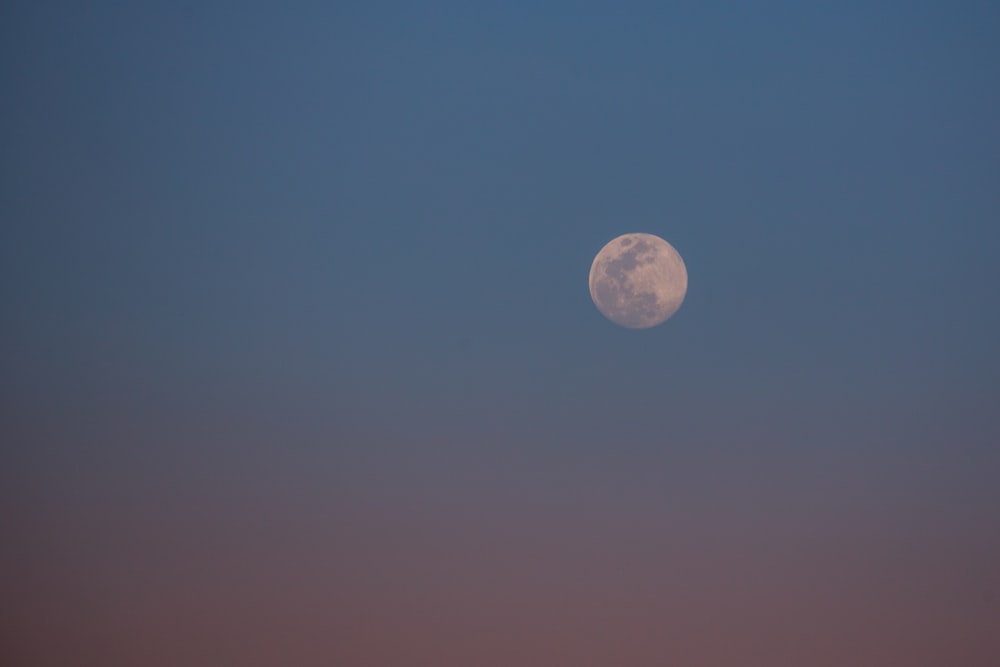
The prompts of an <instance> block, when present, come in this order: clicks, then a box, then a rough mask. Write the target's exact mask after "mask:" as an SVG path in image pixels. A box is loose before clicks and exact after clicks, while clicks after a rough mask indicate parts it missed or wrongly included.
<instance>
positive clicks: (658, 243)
mask: <svg viewBox="0 0 1000 667" xmlns="http://www.w3.org/2000/svg"><path fill="white" fill-rule="evenodd" d="M687 285H688V276H687V268H686V267H685V266H684V260H683V259H681V256H680V253H678V252H677V251H676V250H674V247H673V246H672V245H670V244H669V243H667V242H666V241H664V240H663V239H661V238H660V237H659V236H654V235H653V234H641V233H634V234H622V235H621V236H619V237H618V238H616V239H612V240H611V241H610V242H609V243H608V244H607V245H606V246H604V247H603V248H601V251H600V252H599V253H597V257H595V258H594V263H593V264H591V265H590V297H591V298H592V299H593V300H594V305H595V306H597V309H598V310H599V311H601V313H602V314H603V315H604V316H605V317H607V318H608V319H609V320H611V321H612V322H614V323H615V324H619V325H621V326H623V327H628V328H629V329H649V328H650V327H655V326H656V325H657V324H662V323H663V322H665V321H666V320H667V319H669V318H670V316H671V315H673V314H674V313H676V312H677V309H678V308H680V307H681V303H683V302H684V295H685V294H686V293H687Z"/></svg>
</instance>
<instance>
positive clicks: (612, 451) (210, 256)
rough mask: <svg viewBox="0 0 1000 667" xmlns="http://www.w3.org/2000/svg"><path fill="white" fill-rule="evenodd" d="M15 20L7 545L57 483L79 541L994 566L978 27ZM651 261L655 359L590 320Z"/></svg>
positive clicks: (713, 13) (996, 170) (992, 191)
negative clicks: (607, 520)
mask: <svg viewBox="0 0 1000 667" xmlns="http://www.w3.org/2000/svg"><path fill="white" fill-rule="evenodd" d="M3 16H4V19H3V20H2V21H0V23H2V24H3V25H4V27H3V28H2V29H0V31H2V36H3V38H2V44H3V46H2V47H0V48H2V53H3V58H2V60H3V63H4V64H3V65H2V69H0V72H2V80H3V82H4V85H5V89H6V90H7V93H8V94H7V95H5V96H4V97H5V99H6V101H5V102H4V104H3V116H4V120H5V122H4V123H3V129H2V130H0V131H2V133H3V134H2V136H3V145H4V146H5V149H4V151H3V153H4V155H3V157H2V159H0V169H2V171H0V175H2V185H0V214H2V219H3V226H2V244H0V304H2V311H0V314H2V324H3V326H2V334H3V339H2V340H3V346H2V350H0V355H2V356H0V363H2V368H3V383H2V389H3V396H4V403H5V404H6V405H7V407H6V408H5V409H4V411H3V413H4V423H5V424H6V427H5V428H6V429H7V430H8V431H9V433H10V434H11V437H9V438H6V437H5V438H4V440H5V441H6V444H5V445H4V446H3V448H2V450H0V453H2V456H3V459H4V466H3V468H4V472H3V473H2V476H0V479H3V480H5V481H4V486H6V487H7V488H8V489H9V492H8V495H9V496H10V497H11V500H12V505H11V506H12V507H13V508H14V509H13V515H14V518H15V521H18V522H20V524H19V525H26V526H32V525H34V524H33V523H32V522H33V521H37V522H39V525H42V523H41V522H42V521H43V520H42V519H38V518H32V517H36V515H37V514H39V513H40V512H41V513H42V514H45V512H48V513H49V514H46V516H50V515H51V516H54V517H62V516H63V513H62V511H63V509H65V508H64V507H63V505H62V504H61V503H63V502H68V501H61V500H59V498H61V497H63V496H61V495H60V492H59V491H58V490H59V489H66V488H71V489H76V491H75V492H74V493H78V494H79V495H80V498H84V499H90V500H86V501H85V500H80V499H79V498H78V499H77V501H75V502H80V503H83V505H84V506H87V507H89V506H90V505H87V504H86V503H87V502H93V503H97V504H96V505H94V506H93V507H94V509H93V511H92V514H91V515H90V517H91V520H92V521H99V520H100V518H101V516H102V515H101V511H102V510H100V509H99V508H100V507H103V505H100V503H98V501H96V500H93V499H94V498H96V497H104V495H109V496H110V497H113V498H117V499H118V502H122V503H126V504H127V503H129V502H136V503H141V502H148V503H152V504H154V505H156V504H157V503H160V504H162V503H167V504H169V503H170V502H175V501H176V502H181V501H182V500H183V499H184V498H190V497H194V498H202V497H203V496H204V497H213V498H215V497H216V496H217V495H219V494H221V495H222V496H223V497H229V496H228V495H227V494H232V498H235V499H237V500H232V501H231V502H230V503H229V504H228V505H226V506H227V507H229V510H228V511H229V512H230V514H229V515H227V516H229V518H230V519H231V520H232V521H237V519H238V518H239V517H240V516H241V510H240V509H239V508H240V507H241V506H242V505H241V504H240V503H241V501H239V500H238V499H241V498H245V497H253V498H259V497H264V498H269V499H270V502H271V503H272V504H273V506H274V507H278V508H282V507H288V506H292V505H294V506H297V505H296V503H300V502H308V503H309V506H310V507H311V508H313V510H314V511H315V512H319V513H320V514H321V515H322V511H321V510H320V509H316V508H326V509H327V510H329V511H337V512H342V513H344V514H346V515H351V512H352V511H356V514H357V516H359V517H363V516H367V515H366V514H365V511H367V510H365V509H364V508H367V507H369V506H370V505H375V506H379V507H382V508H383V510H384V511H385V512H389V513H390V514H391V513H392V512H394V511H397V510H398V511H400V512H403V511H404V510H405V509H406V508H407V507H412V506H416V507H424V505H422V504H421V503H424V502H426V503H430V504H429V505H427V507H426V508H425V509H426V511H427V512H428V513H429V514H430V515H431V516H433V515H434V512H436V511H438V510H440V507H439V506H438V505H435V504H434V503H435V502H439V503H443V505H444V506H447V507H453V506H462V505H466V504H471V505H475V504H476V503H484V504H486V505H490V506H495V505H500V506H501V507H505V505H504V503H507V502H509V503H512V504H511V505H510V506H509V507H507V509H506V511H504V510H499V515H503V516H505V517H506V519H505V521H510V522H513V523H515V524H516V523H517V521H518V520H519V519H522V518H523V519H525V520H526V521H527V520H528V519H529V518H530V517H533V516H534V512H533V511H532V510H531V509H530V506H531V503H530V502H528V501H526V500H523V499H521V498H522V497H521V496H517V498H519V499H518V500H512V498H513V496H510V495H508V493H509V491H505V489H507V490H509V489H511V488H516V489H521V490H523V491H524V493H525V494H526V495H525V496H523V497H524V498H535V499H548V500H547V501H543V500H538V502H540V503H543V504H544V503H545V502H552V503H556V505H557V506H561V505H559V500H558V499H559V498H562V497H563V496H562V495H561V494H564V493H569V496H568V497H572V498H574V499H575V500H574V502H578V504H579V507H581V508H582V507H594V506H601V507H605V508H608V507H610V508H611V509H606V510H605V511H607V512H609V513H610V515H611V516H614V512H615V511H621V512H622V513H623V516H624V515H625V514H628V515H630V516H631V515H633V514H634V512H635V511H638V510H637V509H636V508H637V507H638V508H641V511H642V512H643V513H646V514H648V515H649V516H651V517H657V516H661V517H668V516H674V512H676V510H677V507H678V505H676V504H674V503H675V502H680V503H681V505H683V504H684V502H687V501H691V502H693V503H694V504H695V505H696V506H699V507H701V505H699V504H698V503H700V502H704V503H706V506H711V507H716V508H717V507H728V506H732V507H734V508H736V507H749V508H751V509H753V510H759V511H760V512H761V513H763V514H768V513H769V512H770V511H771V508H772V506H773V507H778V508H795V507H823V508H827V509H826V510H824V511H829V512H832V513H833V514H834V515H837V516H841V515H838V514H837V512H838V511H840V510H842V511H843V515H842V516H843V517H846V516H853V514H851V512H850V511H848V510H847V509H844V508H847V507H851V508H854V507H860V508H861V509H862V514H865V513H867V514H869V515H874V516H883V515H884V516H885V517H886V519H885V520H886V522H887V523H888V524H889V525H899V526H904V525H909V524H908V523H906V520H904V519H905V517H910V516H911V514H910V512H917V513H919V512H918V510H917V509H915V508H923V509H922V510H919V511H924V510H927V508H928V507H931V508H936V510H934V511H938V510H940V512H943V515H942V516H947V517H950V518H948V519H947V520H945V519H940V521H941V522H942V523H941V529H942V530H943V531H945V532H947V530H948V528H947V527H946V526H945V525H944V524H948V525H962V526H967V527H968V530H969V535H976V536H978V537H976V538H972V537H969V538H968V539H969V540H974V539H975V540H978V539H980V538H982V539H985V540H986V543H987V544H988V546H983V543H981V542H975V545H972V546H970V544H971V543H967V542H962V541H961V540H962V539H966V538H964V537H963V538H958V537H955V538H954V539H955V540H956V541H955V542H954V543H953V546H954V551H955V552H956V553H958V552H964V553H973V554H975V555H977V556H982V557H983V559H984V562H985V561H988V560H989V559H990V558H992V555H996V554H1000V550H998V549H1000V546H998V542H997V539H998V538H997V535H996V526H997V525H998V523H1000V491H998V489H1000V486H998V485H997V484H996V479H997V475H998V474H1000V454H998V450H997V448H996V443H997V442H998V441H1000V421H998V417H997V413H996V408H997V405H998V398H1000V396H998V379H1000V353H998V352H997V346H996V341H997V340H1000V315H998V310H997V296H998V287H1000V269H998V268H997V266H998V265H997V263H996V261H995V255H996V250H997V247H998V243H1000V227H998V225H997V219H998V218H997V216H998V211H1000V199H998V197H1000V195H998V193H1000V187H998V181H997V177H998V174H1000V125H998V124H997V122H996V121H997V118H1000V87H998V85H997V84H998V81H1000V57H998V56H1000V53H998V50H997V46H996V45H997V44H998V43H1000V39H998V28H1000V11H998V10H997V8H996V7H994V6H992V5H991V4H990V3H985V2H963V3H959V4H957V5H956V4H948V3H932V2H919V3H913V2H909V3H902V2H874V3H872V2H868V3H836V4H828V5H827V4H823V3H820V4H815V3H811V4H808V5H803V4H802V3H791V2H758V3H752V4H745V5H738V4H737V3H704V2H701V3H669V4H668V5H663V4H658V3H635V4H627V5H621V4H612V3H546V4H545V6H544V7H541V8H540V7H537V6H535V5H533V4H529V3H503V4H502V5H497V6H489V7H487V6H481V7H480V6H470V5H468V4H467V3H450V2H435V3H417V4H412V3H391V2H390V3H306V4H304V5H302V6H299V7H297V8H295V9H292V8H279V7H277V6H272V5H269V4H268V3H244V4H241V5H240V6H239V7H236V6H230V5H227V4H226V3H192V4H189V5H187V6H181V7H178V6H175V5H172V4H169V3H166V4H156V3H154V4H144V5H143V6H133V5H132V4H130V3H115V2H109V3H98V5H97V6H88V7H82V6H78V5H76V4H73V3H49V4H45V5H37V4H31V3H13V4H11V5H9V6H8V7H6V8H5V9H4V10H3ZM630 231H643V232H650V233H654V234H657V235H659V236H662V237H663V238H665V239H667V240H668V241H669V242H670V243H671V244H672V245H674V246H675V247H676V248H677V249H678V250H679V252H680V253H681V254H682V256H683V257H684V260H685V262H686V264H687V267H688V272H689V279H690V286H689V291H688V296H687V300H686V301H685V303H684V305H683V307H682V308H681V310H680V311H679V312H678V313H677V315H675V316H674V317H673V318H672V319H671V320H669V321H668V322H667V323H665V324H664V325H663V326H660V327H657V328H655V329H652V330H649V331H630V330H624V329H620V328H616V327H615V326H614V325H612V324H611V323H609V322H608V321H606V320H605V319H604V318H603V317H601V315H600V314H599V313H598V312H597V310H596V309H595V308H594V306H593V304H592V303H591V302H590V298H589V295H588V292H587V273H588V271H589V267H590V262H591V260H592V258H593V256H594V254H595V253H596V252H597V251H598V250H599V249H600V248H601V247H602V246H603V245H604V244H605V243H606V242H607V241H608V240H610V239H611V238H613V237H615V236H617V235H619V234H621V233H625V232H630ZM622 487H624V488H628V489H632V493H634V494H636V495H635V498H633V500H630V501H628V502H626V501H621V502H623V503H625V505H628V508H629V509H627V510H626V509H623V508H622V507H624V506H622V507H619V505H616V504H615V503H616V502H618V500H615V499H619V500H620V497H619V496H618V495H615V494H616V493H617V492H616V491H613V490H614V489H619V488H622ZM567 488H574V489H578V491H574V492H572V493H570V492H568V491H566V489H567ZM665 488H680V489H688V491H687V492H677V493H675V494H674V495H671V494H664V493H663V489H665ZM182 489H183V491H181V490H182ZM219 489H222V490H221V491H220V490H219ZM303 489H305V490H303ZM685 493H687V494H688V495H685ZM298 494H305V495H306V496H308V497H309V498H310V500H309V501H302V500H301V499H300V500H294V499H295V498H298V497H299V495H298ZM574 494H577V495H574ZM609 494H610V495H609ZM678 494H679V495H678ZM71 495H72V494H71ZM428 498H437V500H434V501H432V500H429V499H428ZM695 498H697V499H700V500H697V501H695V500H693V499H695ZM185 502H186V501H185ZM206 502H207V501H206ZM220 502H221V501H220ZM567 502H569V501H567ZM632 502H634V503H635V504H636V506H635V507H633V506H632V505H630V504H629V503H632ZM755 503H756V504H755ZM570 504H572V503H570ZM39 508H47V509H46V510H45V512H42V510H40V509H39ZM352 508H353V509H352ZM435 508H438V509H435ZM614 508H619V510H615V509H614ZM831 508H832V509H831ZM837 508H840V510H838V509H837ZM190 511H191V512H194V513H197V512H198V511H199V510H197V502H194V501H192V509H190ZM246 511H247V512H248V513H250V510H249V509H247V510H246ZM275 511H277V512H278V513H279V514H280V511H279V510H275ZM289 511H291V510H289ZM324 511H325V510H324ZM440 511H441V512H442V515H441V516H442V518H441V521H442V522H443V524H444V525H446V526H453V532H451V533H448V534H450V535H452V537H455V536H457V535H462V534H464V533H462V532H461V531H462V529H461V528H459V527H458V526H459V524H451V523H449V521H450V519H448V518H447V517H450V516H451V515H450V514H448V512H447V511H445V510H440ZM788 511H792V510H788ZM852 511H853V510H852ZM927 511H929V512H930V514H928V516H936V515H934V512H933V511H930V510H927ZM505 512H506V513H505ZM579 512H580V513H581V514H580V516H583V515H584V514H583V513H584V510H583V509H580V510H579ZM779 514H780V512H779ZM708 515H711V512H707V511H706V515H705V516H706V517H707V516H708ZM904 515H905V517H904ZM185 516H186V515H185ZM310 516H312V515H310ZM351 516H353V515H351ZM574 516H576V515H575V514H574ZM782 516H783V515H782ZM234 517H235V518H234ZM716 518H717V517H716ZM696 519H697V517H695V519H692V520H693V521H694V523H697V520H696ZM53 520H54V519H53ZM554 520H555V519H553V521H554ZM664 520H666V519H664ZM704 520H705V521H708V519H707V518H705V519H704ZM907 520H908V519H907ZM358 521H361V522H362V523H363V521H362V519H358ZM733 521H736V522H737V524H738V521H737V520H736V519H733ZM929 521H930V525H931V527H932V528H933V527H934V526H937V525H938V524H937V523H935V522H934V521H933V520H930V519H929ZM844 522H845V525H851V523H850V521H848V520H847V519H844ZM894 522H896V523H894ZM723 525H724V526H726V525H736V524H725V523H724V524H723ZM39 530H41V529H40V528H39ZM51 530H53V531H55V532H56V533H58V532H59V531H58V530H56V529H55V528H53V529H51ZM192 530H193V529H192ZM387 530H389V529H387ZM789 530H791V529H789ZM907 530H908V529H906V528H900V532H901V533H902V534H908V533H907ZM928 530H930V531H931V533H933V534H934V535H935V536H936V537H934V538H930V537H929V538H928V539H931V540H932V541H933V540H934V539H937V540H939V541H940V540H944V541H945V542H946V543H948V542H947V538H944V537H941V536H940V534H938V533H934V531H933V530H932V529H928ZM29 532H30V531H29ZM390 532H391V531H390ZM446 532H447V531H446ZM723 532H725V531H724V530H723ZM180 534H181V536H182V537H183V536H184V535H185V533H184V531H183V530H181V532H180ZM192 534H193V533H192ZM984 534H988V535H992V537H990V538H988V539H987V538H983V535H984ZM294 535H295V536H296V537H298V538H302V536H301V535H300V534H299V533H294ZM726 535H727V537H726V539H728V540H731V544H732V545H734V546H733V548H737V549H738V548H739V545H740V537H739V532H738V531H736V532H733V533H731V534H726ZM785 536H787V534H786V533H784V532H782V530H777V531H776V533H775V534H774V535H772V539H773V540H774V541H775V544H777V545H780V544H781V543H782V542H781V540H782V538H783V537H785ZM296 537H293V538H292V539H291V543H292V544H295V543H296V541H295V540H296ZM335 538H336V536H335V535H334V536H333V537H331V539H335ZM302 539H304V538H302ZM914 539H915V540H916V537H914ZM754 544H757V542H755V543H754ZM949 544H951V543H949ZM39 548H40V547H39ZM70 551H71V552H72V549H70ZM765 552H766V549H765ZM485 563H486V561H485V560H483V561H482V562H480V561H473V563H472V564H470V565H469V567H470V568H471V570H472V571H476V568H477V567H479V566H481V567H483V568H485V567H486V565H485ZM995 575H996V570H995V568H994V569H993V570H992V572H991V576H992V577H993V578H992V580H991V583H990V584H989V586H993V587H994V588H992V589H990V590H993V591H994V593H993V595H1000V593H997V592H996V591H997V590H1000V589H997V588H996V586H997V579H996V576H995ZM608 576H610V575H608ZM851 581H855V580H851ZM949 582H951V580H947V581H945V583H944V584H942V585H943V586H945V587H947V586H946V585H950V584H949ZM949 590H950V589H949ZM359 595H363V593H359ZM526 603H527V604H529V606H530V600H527V602H526ZM993 604H994V606H993V607H991V609H992V610H993V612H992V613H995V612H996V608H995V603H993ZM977 614H978V616H977V617H978V618H984V617H985V616H984V615H985V614H987V612H986V611H983V610H980V611H978V612H977ZM109 623H110V621H109ZM914 623H916V621H914ZM108 627H111V625H109V626H108ZM904 634H905V633H904ZM859 641H860V640H859ZM976 641H980V640H975V641H972V644H971V645H972V646H978V645H979V644H976ZM983 641H985V640H983ZM860 645H861V644H858V646H860ZM995 646H996V645H995V644H993V647H994V648H995ZM925 648H926V647H925ZM932 649H933V647H932ZM932 649H928V650H931V653H933V650H932ZM26 650H27V649H26ZM859 650H860V649H859ZM359 655H360V654H359ZM649 655H653V654H652V653H649ZM855 655H856V654H855ZM899 655H903V653H900V654H899ZM439 664H444V663H440V662H439ZM549 664H558V663H557V662H556V661H553V662H550V663H549ZM577 664H578V663H577ZM883 664H886V663H883ZM969 664H972V663H969Z"/></svg>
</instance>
